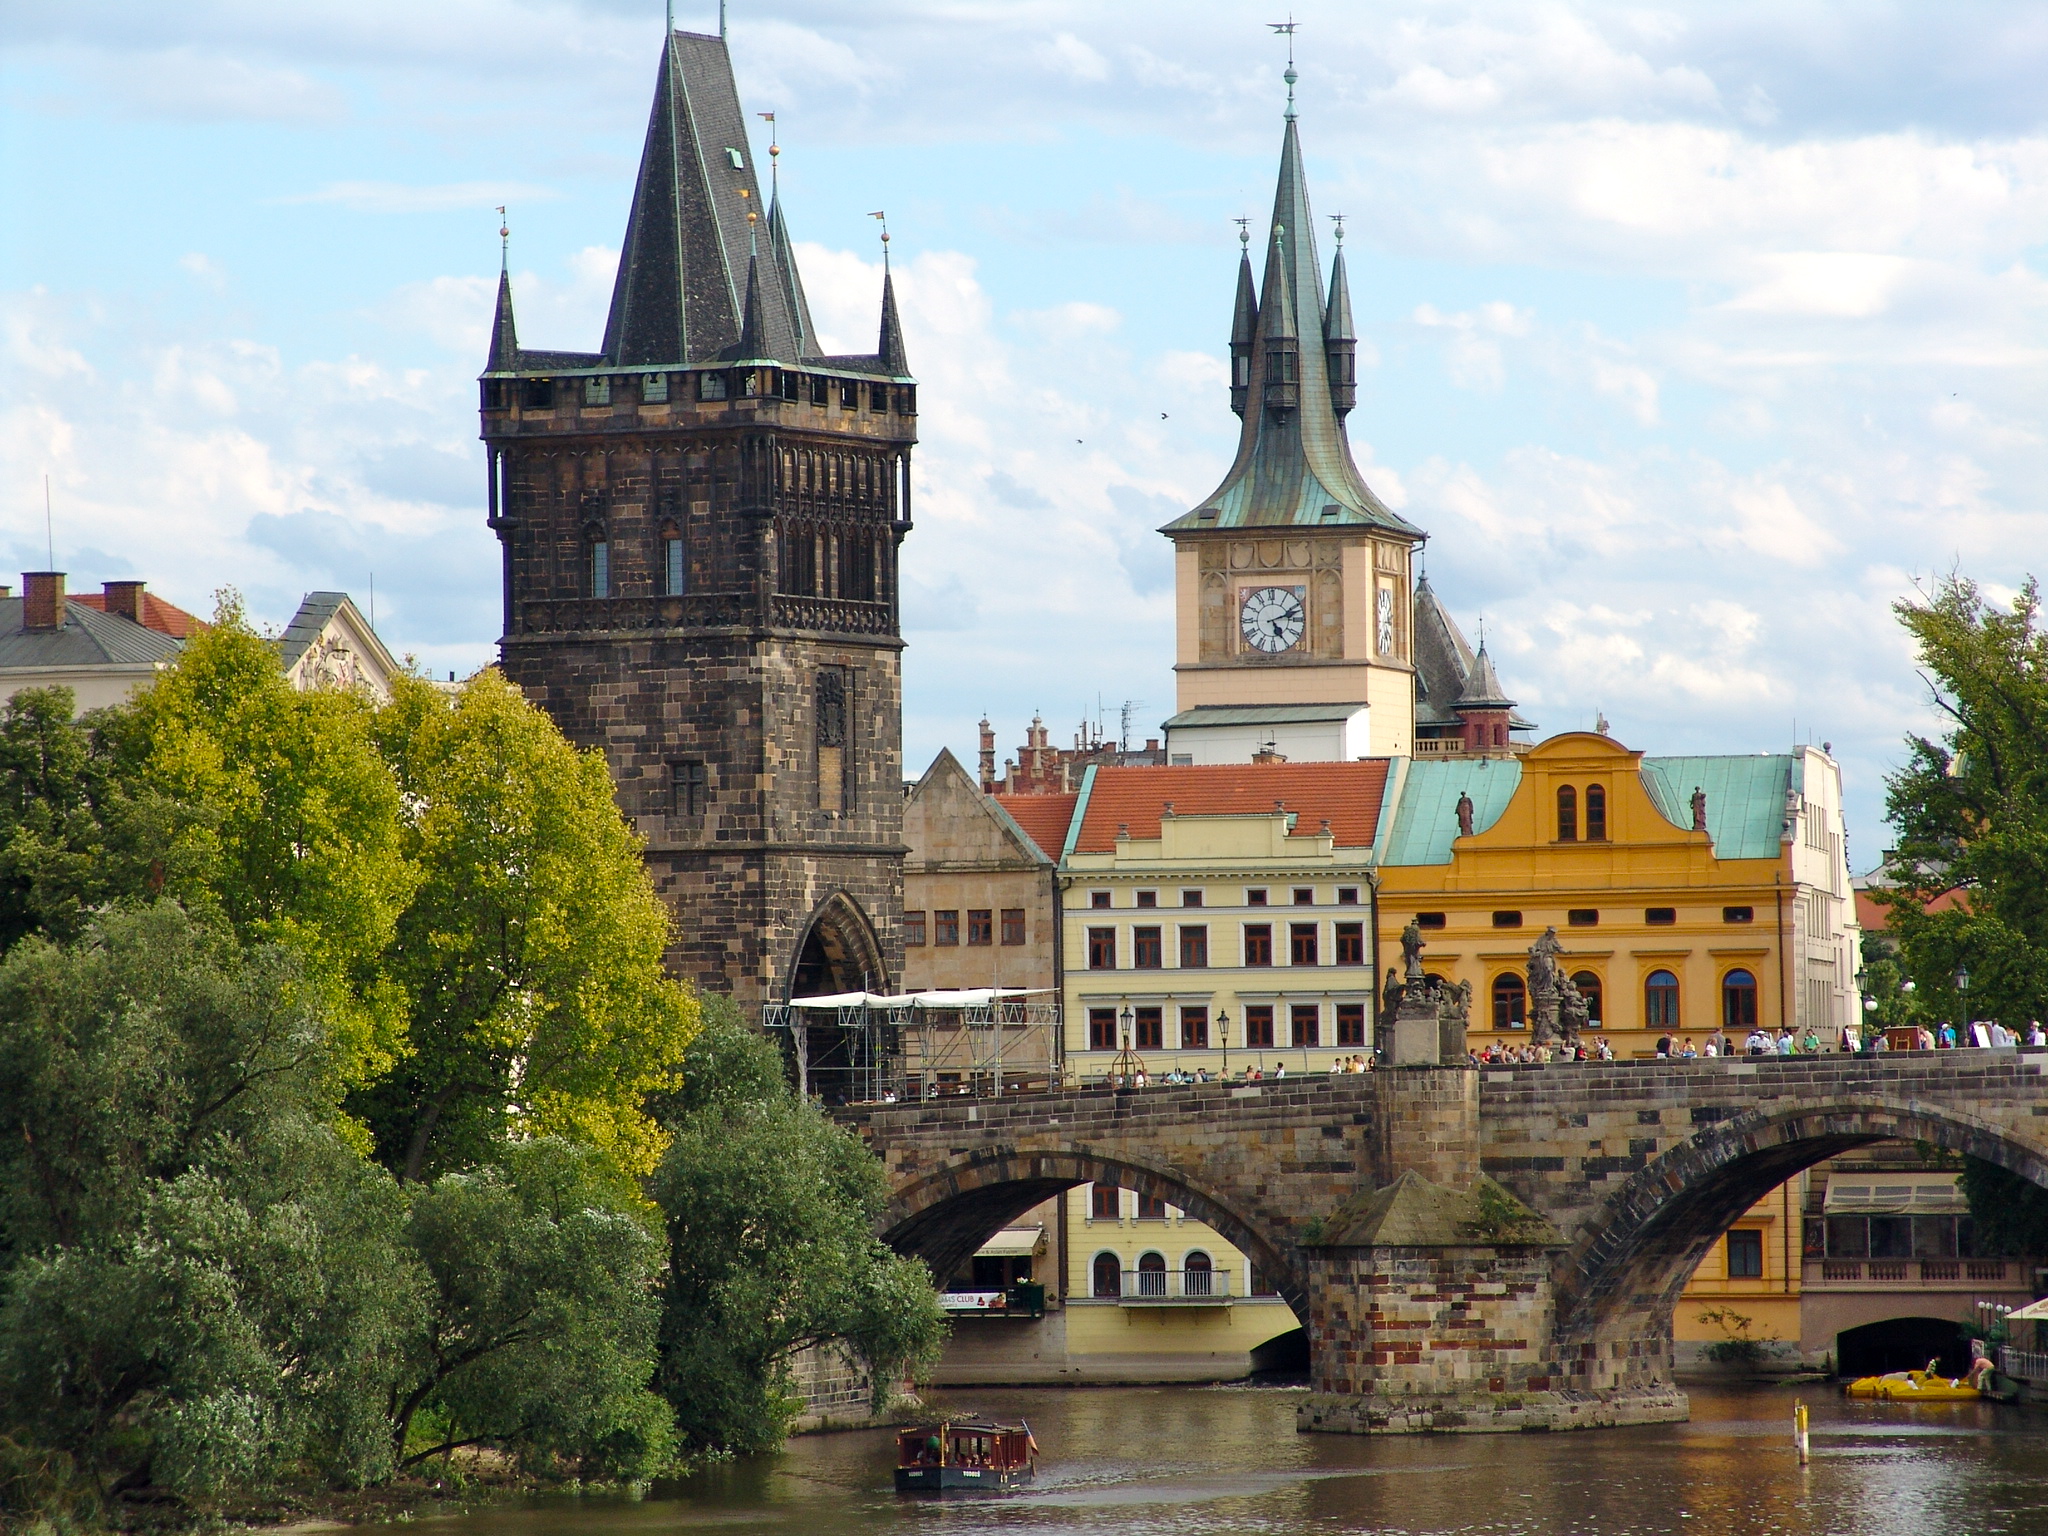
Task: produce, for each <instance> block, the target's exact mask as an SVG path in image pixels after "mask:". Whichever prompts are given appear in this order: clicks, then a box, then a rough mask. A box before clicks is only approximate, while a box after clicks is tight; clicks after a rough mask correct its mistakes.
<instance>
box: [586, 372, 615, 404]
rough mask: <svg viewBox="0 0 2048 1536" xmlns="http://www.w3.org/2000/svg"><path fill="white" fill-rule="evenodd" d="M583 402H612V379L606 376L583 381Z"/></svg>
mask: <svg viewBox="0 0 2048 1536" xmlns="http://www.w3.org/2000/svg"><path fill="white" fill-rule="evenodd" d="M583 403H584V404H585V405H610V404H611V403H612V381H611V380H610V379H606V378H596V379H585V380H584V381H583Z"/></svg>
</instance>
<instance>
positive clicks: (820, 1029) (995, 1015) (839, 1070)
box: [761, 987, 1061, 1104]
mask: <svg viewBox="0 0 2048 1536" xmlns="http://www.w3.org/2000/svg"><path fill="white" fill-rule="evenodd" d="M1044 996H1045V994H1044V993H1043V992H1039V991H1035V990H1033V989H1030V988H1025V987H975V988H969V989H966V990H962V991H948V992H912V993H905V994H903V995H901V996H893V997H891V996H880V995H877V994H874V993H869V992H843V993H835V994H833V995H832V996H829V997H799V998H792V999H790V1001H788V1002H786V1003H770V1004H768V1005H767V1006H766V1007H765V1008H763V1009H762V1010H761V1024H762V1027H763V1028H764V1029H766V1030H768V1031H770V1032H771V1034H776V1035H779V1037H780V1038H781V1039H783V1040H785V1041H786V1042H787V1052H788V1055H789V1057H790V1059H791V1062H792V1065H793V1068H794V1071H795V1075H796V1080H797V1087H798V1089H799V1090H800V1091H801V1092H802V1093H803V1094H805V1095H806V1096H807V1097H812V1096H815V1097H817V1098H820V1099H822V1100H824V1101H825V1102H826V1103H828V1104H849V1103H851V1104H876V1103H879V1104H893V1103H897V1102H901V1101H905V1100H917V1099H937V1098H996V1097H1001V1096H1007V1095H1011V1094H1018V1093H1042V1092H1045V1091H1046V1090H1048V1089H1051V1088H1055V1087H1058V1086H1059V1082H1060V1073H1061V1056H1060V1005H1059V1004H1058V1003H1057V1002H1050V1001H1042V1000H1034V999H1043V998H1044Z"/></svg>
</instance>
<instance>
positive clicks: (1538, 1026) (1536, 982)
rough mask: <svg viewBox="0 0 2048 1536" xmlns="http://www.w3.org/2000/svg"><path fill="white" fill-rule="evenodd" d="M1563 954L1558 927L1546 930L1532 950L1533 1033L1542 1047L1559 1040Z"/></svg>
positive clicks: (1530, 999) (1533, 1036) (1531, 1029)
mask: <svg viewBox="0 0 2048 1536" xmlns="http://www.w3.org/2000/svg"><path fill="white" fill-rule="evenodd" d="M1563 953H1564V946H1563V945H1562V944H1560V943H1558V942H1557V929H1556V928H1555V927H1550V928H1545V929H1544V930H1543V937H1542V938H1540V939H1538V940H1537V941H1536V942H1535V943H1534V944H1531V945H1530V946H1529V1030H1530V1038H1531V1039H1533V1040H1534V1041H1535V1042H1536V1044H1538V1045H1549V1044H1550V1043H1551V1042H1552V1041H1554V1040H1556V1039H1557V998H1558V986H1557V981H1558V974H1559V973H1558V969H1557V957H1558V956H1559V955H1561V954H1563Z"/></svg>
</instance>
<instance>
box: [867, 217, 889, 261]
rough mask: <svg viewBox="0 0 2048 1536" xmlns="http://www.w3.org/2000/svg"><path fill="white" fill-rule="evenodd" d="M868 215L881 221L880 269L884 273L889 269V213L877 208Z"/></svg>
mask: <svg viewBox="0 0 2048 1536" xmlns="http://www.w3.org/2000/svg"><path fill="white" fill-rule="evenodd" d="M868 217H869V218H871V219H880V220H881V221H882V271H883V272H884V273H885V274H886V273H887V272H888V270H889V215H888V214H886V213H884V212H882V211H881V210H880V209H879V208H878V209H876V210H875V211H874V212H873V213H871V214H869V215H868Z"/></svg>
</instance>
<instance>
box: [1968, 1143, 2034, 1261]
mask: <svg viewBox="0 0 2048 1536" xmlns="http://www.w3.org/2000/svg"><path fill="white" fill-rule="evenodd" d="M1962 1189H1963V1198H1964V1199H1966V1200H1968V1201H1969V1203H1970V1222H1971V1226H1972V1229H1973V1237H1972V1241H1973V1242H1974V1244H1975V1246H1976V1251H1977V1252H1978V1253H1981V1254H1986V1255H1989V1256H1991V1257H2000V1258H2031V1257H2034V1256H2037V1255H2039V1254H2043V1253H2048V1189H2043V1188H2042V1187H2041V1186H2040V1185H2038V1184H2036V1183H2035V1182H2034V1181H2033V1180H2032V1179H2029V1178H2027V1177H2026V1176H2025V1175H2024V1174H2018V1173H2013V1172H2010V1171H2008V1170H2007V1169H2004V1168H2001V1167H1999V1166H1998V1164H1996V1163H1987V1162H1985V1161H1984V1160H1983V1159H1982V1158H1976V1157H1965V1158H1964V1159H1963V1173H1962Z"/></svg>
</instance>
